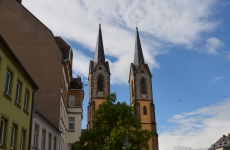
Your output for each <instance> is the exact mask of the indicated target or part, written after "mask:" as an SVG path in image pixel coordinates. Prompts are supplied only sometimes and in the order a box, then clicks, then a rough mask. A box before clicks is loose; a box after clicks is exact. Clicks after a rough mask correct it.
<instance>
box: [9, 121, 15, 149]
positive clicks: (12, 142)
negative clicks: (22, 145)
mask: <svg viewBox="0 0 230 150" xmlns="http://www.w3.org/2000/svg"><path fill="white" fill-rule="evenodd" d="M15 134H16V126H15V125H13V126H12V134H11V144H10V149H14V145H15Z"/></svg>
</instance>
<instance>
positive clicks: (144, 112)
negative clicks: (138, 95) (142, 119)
mask: <svg viewBox="0 0 230 150" xmlns="http://www.w3.org/2000/svg"><path fill="white" fill-rule="evenodd" d="M143 114H144V115H147V107H146V106H144V107H143Z"/></svg>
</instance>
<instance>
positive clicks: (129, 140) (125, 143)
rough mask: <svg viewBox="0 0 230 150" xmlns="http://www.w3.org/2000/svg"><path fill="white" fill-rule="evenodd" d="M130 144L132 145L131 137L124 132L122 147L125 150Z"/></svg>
mask: <svg viewBox="0 0 230 150" xmlns="http://www.w3.org/2000/svg"><path fill="white" fill-rule="evenodd" d="M131 145H132V143H131V139H130V138H129V136H128V134H126V136H125V142H124V144H123V147H122V149H123V150H127V149H129V148H130V147H131Z"/></svg>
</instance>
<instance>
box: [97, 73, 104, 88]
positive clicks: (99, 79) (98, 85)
mask: <svg viewBox="0 0 230 150" xmlns="http://www.w3.org/2000/svg"><path fill="white" fill-rule="evenodd" d="M97 90H98V91H103V78H102V76H101V75H100V76H99V78H98V80H97Z"/></svg>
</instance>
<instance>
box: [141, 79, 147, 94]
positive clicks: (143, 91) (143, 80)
mask: <svg viewBox="0 0 230 150" xmlns="http://www.w3.org/2000/svg"><path fill="white" fill-rule="evenodd" d="M146 93H147V92H146V84H145V79H144V78H142V79H141V94H146Z"/></svg>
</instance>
